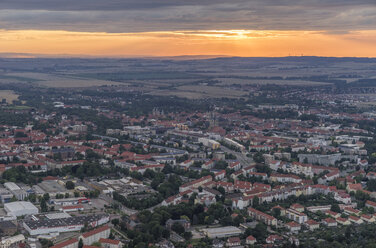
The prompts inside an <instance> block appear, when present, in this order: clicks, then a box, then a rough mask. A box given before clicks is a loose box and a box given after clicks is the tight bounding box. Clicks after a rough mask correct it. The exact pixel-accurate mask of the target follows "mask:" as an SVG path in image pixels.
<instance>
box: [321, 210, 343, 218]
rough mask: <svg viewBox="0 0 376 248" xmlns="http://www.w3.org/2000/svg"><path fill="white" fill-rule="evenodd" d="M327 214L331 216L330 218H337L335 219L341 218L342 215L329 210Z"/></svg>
mask: <svg viewBox="0 0 376 248" xmlns="http://www.w3.org/2000/svg"><path fill="white" fill-rule="evenodd" d="M325 213H326V214H327V215H329V216H330V217H332V218H335V219H336V218H338V217H340V216H341V214H340V213H337V212H334V211H331V210H328V211H326V212H325Z"/></svg>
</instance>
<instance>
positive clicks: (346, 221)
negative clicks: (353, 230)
mask: <svg viewBox="0 0 376 248" xmlns="http://www.w3.org/2000/svg"><path fill="white" fill-rule="evenodd" d="M336 221H337V222H338V223H339V224H341V225H344V226H347V225H350V224H351V223H350V221H349V220H348V219H345V218H342V217H338V218H337V219H336Z"/></svg>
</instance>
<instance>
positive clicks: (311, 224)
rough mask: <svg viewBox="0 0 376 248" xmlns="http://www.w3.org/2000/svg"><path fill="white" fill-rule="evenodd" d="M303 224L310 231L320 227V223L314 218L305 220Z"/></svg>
mask: <svg viewBox="0 0 376 248" xmlns="http://www.w3.org/2000/svg"><path fill="white" fill-rule="evenodd" d="M304 225H305V226H306V227H307V228H308V229H309V230H310V231H313V230H316V229H318V228H319V227H320V224H319V223H318V222H317V221H315V220H312V219H310V220H307V221H306V222H305V223H304Z"/></svg>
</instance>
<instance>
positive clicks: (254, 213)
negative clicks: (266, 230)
mask: <svg viewBox="0 0 376 248" xmlns="http://www.w3.org/2000/svg"><path fill="white" fill-rule="evenodd" d="M248 214H249V215H250V216H251V217H252V218H255V219H256V220H259V221H262V222H264V223H265V224H266V225H269V226H277V219H276V218H274V217H273V216H271V215H269V214H266V213H263V212H261V211H259V210H257V209H254V208H251V207H250V208H248Z"/></svg>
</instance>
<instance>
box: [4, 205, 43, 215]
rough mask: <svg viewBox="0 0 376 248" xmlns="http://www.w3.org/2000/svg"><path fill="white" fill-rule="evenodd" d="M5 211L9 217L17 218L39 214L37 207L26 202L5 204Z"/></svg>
mask: <svg viewBox="0 0 376 248" xmlns="http://www.w3.org/2000/svg"><path fill="white" fill-rule="evenodd" d="M4 210H5V211H6V212H7V214H8V215H9V216H15V217H18V216H23V215H31V214H38V213H39V210H38V208H37V207H36V206H34V205H33V204H32V203H31V202H26V201H16V202H9V203H5V204H4Z"/></svg>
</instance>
